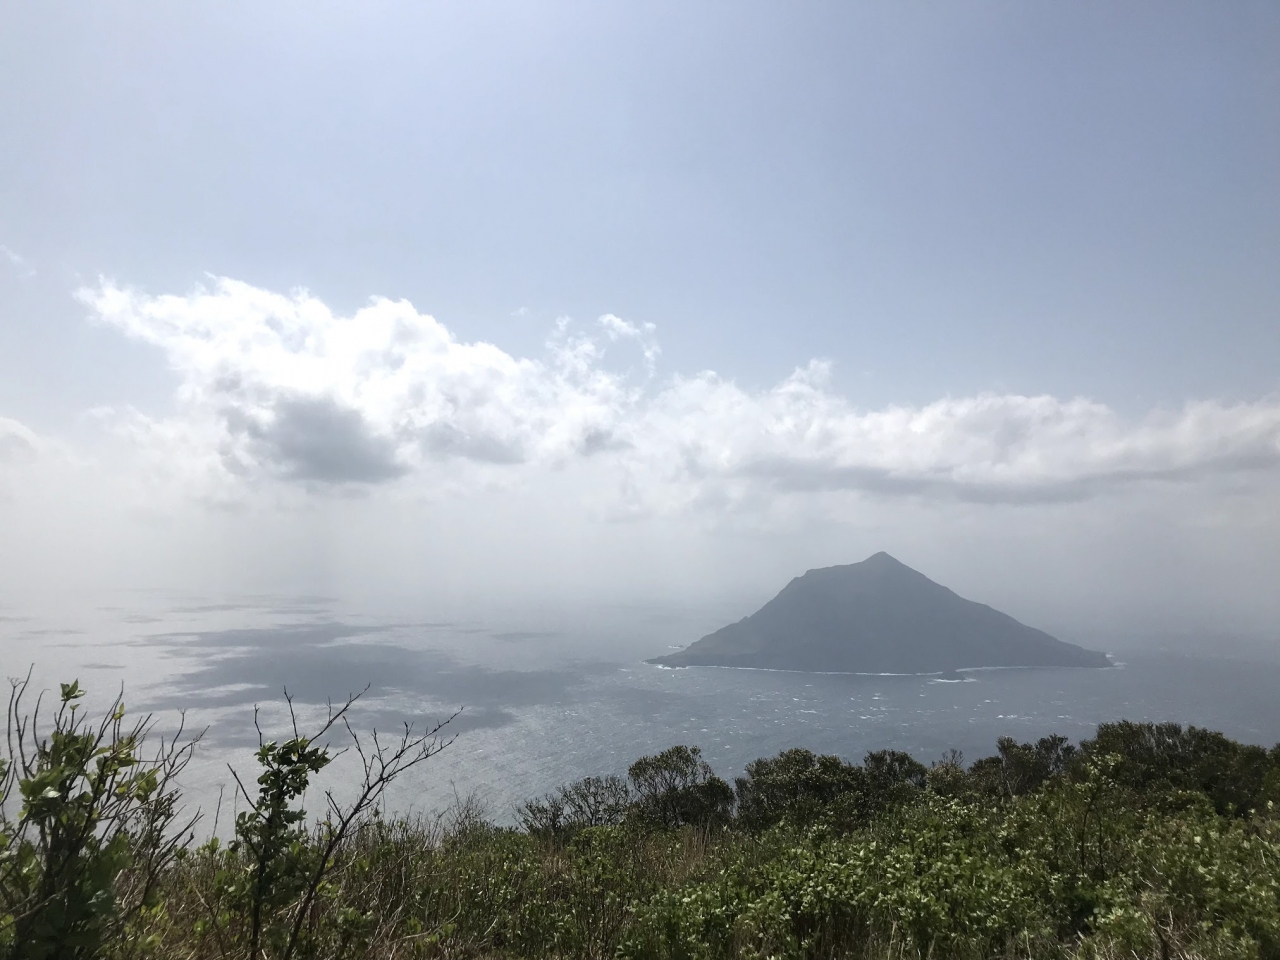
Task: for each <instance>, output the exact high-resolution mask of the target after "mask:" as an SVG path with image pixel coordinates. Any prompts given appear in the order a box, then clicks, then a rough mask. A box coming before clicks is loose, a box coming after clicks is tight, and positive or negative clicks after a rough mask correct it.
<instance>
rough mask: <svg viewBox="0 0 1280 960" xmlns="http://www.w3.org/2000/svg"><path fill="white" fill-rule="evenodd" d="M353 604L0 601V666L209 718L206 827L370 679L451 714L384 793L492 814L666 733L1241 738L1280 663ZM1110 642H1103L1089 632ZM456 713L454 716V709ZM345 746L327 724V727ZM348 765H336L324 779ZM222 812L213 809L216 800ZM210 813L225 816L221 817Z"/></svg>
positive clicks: (175, 714)
mask: <svg viewBox="0 0 1280 960" xmlns="http://www.w3.org/2000/svg"><path fill="white" fill-rule="evenodd" d="M389 609H390V608H386V609H374V610H373V611H372V612H371V609H370V608H369V606H367V605H366V606H365V607H364V608H358V607H356V606H353V605H351V604H344V603H341V602H339V601H337V600H334V599H331V598H324V597H276V596H261V597H237V598H231V599H227V598H216V599H210V598H193V597H182V596H175V595H167V594H131V595H127V596H123V597H119V598H115V600H114V602H111V603H98V604H95V605H94V606H92V607H86V608H85V609H83V610H81V611H78V612H74V613H73V612H69V611H68V609H67V608H66V607H65V606H59V607H58V608H56V609H52V610H50V609H46V610H39V609H34V608H23V607H21V606H19V605H15V604H10V605H8V606H7V607H4V608H3V609H0V661H2V664H3V668H4V673H5V674H6V675H8V676H17V675H23V674H25V673H26V672H27V670H28V669H31V670H32V692H33V693H35V692H36V691H38V690H40V689H54V690H56V688H57V682H58V681H64V680H69V679H73V678H77V679H79V680H80V681H81V684H82V686H84V687H86V688H88V689H89V690H90V693H91V696H92V698H93V702H94V703H95V704H101V703H103V702H104V698H106V697H109V696H111V695H114V694H115V693H116V692H118V691H119V690H120V689H121V688H123V691H124V696H125V699H126V704H127V706H128V708H129V709H130V710H131V711H134V712H137V711H141V712H151V713H154V714H155V716H156V719H157V723H158V727H157V729H158V730H159V731H161V732H168V731H172V730H173V729H175V727H176V724H177V722H178V718H179V717H180V716H181V717H183V718H184V722H185V724H186V729H187V730H188V731H190V732H195V731H204V733H203V737H202V740H201V743H200V745H199V747H198V749H197V753H196V759H195V761H194V762H193V764H192V765H191V767H190V768H189V770H188V772H187V775H186V777H185V779H184V788H185V789H186V792H187V796H188V798H189V799H190V801H191V803H192V805H199V806H200V807H202V808H203V809H205V810H206V811H207V812H208V813H209V816H208V817H207V818H206V821H207V822H211V817H212V811H213V810H215V809H217V807H218V804H219V802H220V801H219V796H220V795H221V797H222V800H221V802H222V804H223V806H224V807H226V808H228V812H229V811H230V809H231V808H233V807H235V806H236V805H242V803H243V801H242V800H238V799H236V798H234V796H232V794H231V793H230V792H228V790H229V787H230V785H231V783H232V780H231V776H230V771H229V767H234V768H235V769H237V770H239V771H241V772H242V779H245V782H246V783H248V782H250V781H251V779H252V777H251V776H250V777H248V778H245V777H243V774H244V773H250V772H251V771H252V768H253V758H252V751H253V748H254V747H255V746H256V745H257V743H258V737H259V733H258V731H257V730H256V729H255V725H254V724H255V709H256V718H257V724H258V727H260V728H261V730H262V736H265V737H278V736H281V735H284V734H286V733H287V732H288V730H289V729H290V723H291V721H290V717H289V712H288V708H287V704H286V702H285V700H284V691H285V690H286V689H287V690H288V692H289V695H290V696H291V697H292V699H293V702H294V712H295V714H296V715H297V718H298V721H299V724H300V729H302V731H303V732H306V730H307V729H310V728H311V727H313V726H314V725H315V724H317V723H318V722H320V721H321V720H322V719H323V717H324V715H325V712H326V709H327V707H326V703H327V702H328V701H333V702H335V703H341V702H343V701H344V700H345V698H346V697H347V696H348V695H349V694H353V693H360V692H361V691H365V690H366V688H367V692H364V693H363V695H362V696H361V698H360V700H359V701H358V702H357V704H356V706H355V707H354V708H353V709H352V712H351V722H352V726H353V728H355V729H357V730H364V731H368V730H371V729H375V728H376V729H378V730H379V731H380V732H381V733H382V734H387V733H395V732H397V731H398V730H400V729H402V727H401V724H402V723H403V722H405V721H408V722H411V723H413V724H414V726H415V729H424V728H425V729H429V728H431V727H432V726H434V725H435V724H436V723H438V722H439V721H441V720H445V719H447V718H449V717H453V719H451V720H449V722H448V723H447V724H446V725H445V726H444V727H443V728H442V730H441V735H442V736H443V737H445V738H446V739H449V740H451V742H450V743H449V745H448V746H447V748H446V749H445V750H443V751H442V752H441V753H440V754H439V755H438V756H436V757H434V758H433V759H432V760H430V761H429V762H428V763H427V764H425V765H423V766H421V767H419V768H418V769H416V770H414V771H413V772H412V773H411V774H409V775H407V776H406V777H405V778H404V779H403V780H402V781H401V782H400V783H398V784H397V785H396V787H395V789H394V790H393V791H392V792H391V793H390V794H389V798H388V802H389V804H390V806H391V807H393V808H395V809H399V810H419V811H431V810H438V809H440V808H442V807H443V806H445V805H447V804H448V803H450V802H452V801H453V800H454V799H455V798H457V797H459V796H473V797H475V798H477V799H478V800H480V801H481V802H482V803H483V804H484V805H485V806H486V807H487V808H488V810H489V812H490V814H491V815H492V816H493V817H495V818H496V819H499V820H509V819H510V818H511V816H512V811H513V808H514V805H515V804H516V803H517V802H518V801H520V800H522V799H525V798H528V797H530V796H533V795H535V794H538V793H541V792H543V791H546V790H549V789H552V788H554V787H556V786H558V785H560V784H562V783H564V782H567V781H569V780H573V779H576V778H579V777H583V776H588V775H601V774H609V773H620V774H621V773H625V772H626V768H627V766H628V764H630V763H631V761H633V760H634V759H636V758H637V757H639V756H642V755H644V754H647V753H653V752H656V751H659V750H662V749H664V748H666V747H669V746H671V745H673V744H677V743H684V744H691V745H696V746H698V747H700V748H701V749H702V751H703V755H704V756H705V757H706V759H707V760H708V761H709V762H710V763H711V764H712V766H713V767H714V768H715V769H716V770H717V771H718V772H719V773H720V774H721V775H722V776H725V777H727V778H732V777H733V776H735V775H737V774H739V773H741V771H742V769H743V767H744V766H745V764H746V763H748V762H749V761H750V760H752V759H754V758H756V757H761V756H768V755H772V754H775V753H777V752H778V751H780V750H783V749H786V748H789V747H794V746H801V747H807V748H809V749H811V750H814V751H816V752H822V753H834V754H838V755H840V756H842V757H845V758H848V759H850V760H855V761H856V760H860V759H861V758H862V756H863V755H864V754H865V753H866V752H867V751H869V750H875V749H881V748H892V749H897V750H905V751H907V752H909V753H911V754H912V755H914V756H915V757H917V758H918V759H920V760H921V761H924V762H926V763H928V762H930V761H932V760H935V759H938V758H940V757H941V756H942V755H943V753H944V752H946V751H948V750H951V749H958V750H960V751H961V752H962V753H963V754H964V755H965V757H966V758H968V759H969V760H973V759H976V758H978V757H981V756H986V755H988V754H990V753H992V752H994V750H995V743H996V739H997V737H1000V736H1011V737H1014V738H1016V739H1018V740H1019V741H1027V740H1034V739H1036V738H1038V737H1041V736H1044V735H1046V734H1049V733H1060V734H1063V735H1065V736H1067V737H1069V738H1071V739H1072V740H1076V741H1078V740H1080V739H1082V738H1084V737H1088V736H1090V735H1091V734H1092V733H1093V731H1094V729H1095V727H1096V725H1097V724H1098V723H1100V722H1104V721H1108V720H1117V719H1121V718H1126V719H1130V720H1151V721H1164V720H1172V721H1177V722H1180V723H1184V724H1195V725H1197V726H1204V727H1209V728H1212V729H1216V730H1221V731H1223V732H1225V733H1227V734H1228V735H1230V736H1232V737H1235V738H1237V739H1240V740H1243V741H1247V742H1252V743H1260V744H1264V745H1271V744H1274V743H1276V742H1277V741H1280V698H1278V697H1277V696H1276V691H1277V690H1280V663H1278V662H1273V661H1269V660H1267V659H1256V658H1255V659H1249V660H1246V659H1233V658H1230V657H1223V656H1215V655H1213V652H1212V651H1211V650H1204V651H1201V652H1199V653H1198V654H1196V655H1187V654H1185V653H1184V654H1179V655H1174V654H1168V653H1159V652H1152V651H1150V650H1148V651H1147V652H1140V651H1139V652H1134V651H1127V652H1124V653H1122V654H1120V655H1117V656H1114V657H1113V659H1114V660H1115V663H1116V665H1115V666H1114V667H1112V668H1110V669H1018V670H973V671H962V672H960V673H957V674H947V675H939V676H868V675H856V674H806V673H793V672H787V671H772V670H740V669H723V668H713V667H708V668H690V669H682V670H671V669H664V668H659V667H654V666H650V665H648V664H646V663H644V660H645V659H646V658H648V657H654V656H659V655H661V654H664V653H667V652H669V651H670V650H671V649H672V648H676V647H678V646H682V645H684V644H686V643H689V642H691V641H692V640H694V639H697V638H698V637H699V636H701V635H703V634H704V633H706V632H708V631H709V630H711V629H714V627H715V626H717V625H719V624H720V623H722V622H724V619H725V614H724V612H723V611H718V610H714V609H707V610H664V609H657V608H655V607H653V606H641V607H613V608H602V607H595V608H592V609H590V610H585V609H584V610H575V609H572V608H561V609H559V610H550V611H548V610H541V611H537V612H528V611H525V612H511V611H508V612H505V613H502V614H500V615H494V614H489V615H479V616H476V615H473V616H470V617H458V616H451V617H441V616H438V615H433V613H434V612H433V611H432V610H418V609H415V608H414V605H413V604H412V603H407V604H406V603H400V604H397V605H395V609H394V612H388V610H389ZM1090 645H1092V646H1097V647H1098V648H1100V649H1107V644H1106V643H1105V641H1103V640H1099V641H1098V642H1096V643H1095V644H1090ZM459 709H461V712H458V711H459ZM335 743H340V739H335ZM328 776H329V777H330V779H336V780H338V781H342V779H343V778H346V779H348V780H349V779H350V777H351V776H352V772H351V768H350V764H349V761H347V766H345V767H344V766H343V764H342V763H339V764H336V765H335V767H334V768H333V770H331V771H330V772H329V774H328ZM220 816H224V817H225V816H226V814H220ZM222 822H223V825H224V827H225V824H226V822H227V820H226V819H224V820H223V821H222Z"/></svg>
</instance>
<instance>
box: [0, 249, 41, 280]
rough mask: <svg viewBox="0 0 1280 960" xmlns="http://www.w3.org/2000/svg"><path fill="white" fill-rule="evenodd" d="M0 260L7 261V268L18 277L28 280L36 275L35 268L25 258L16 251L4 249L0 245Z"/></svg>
mask: <svg viewBox="0 0 1280 960" xmlns="http://www.w3.org/2000/svg"><path fill="white" fill-rule="evenodd" d="M0 259H3V260H6V261H8V263H9V266H10V267H12V268H13V269H14V270H15V271H16V272H17V274H18V276H20V277H23V278H28V277H34V276H35V275H36V268H35V267H33V266H31V264H30V262H28V260H27V258H26V257H23V256H21V255H19V254H18V253H17V252H16V251H14V250H12V249H10V248H9V247H6V246H5V245H4V244H2V243H0Z"/></svg>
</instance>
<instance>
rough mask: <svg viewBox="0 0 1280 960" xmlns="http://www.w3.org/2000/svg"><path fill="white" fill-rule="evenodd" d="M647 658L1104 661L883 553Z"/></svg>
mask: <svg viewBox="0 0 1280 960" xmlns="http://www.w3.org/2000/svg"><path fill="white" fill-rule="evenodd" d="M651 662H653V663H660V664H663V665H665V666H673V667H676V666H740V667H763V668H773V669H782V670H812V671H824V672H853V673H864V672H865V673H934V672H940V671H948V670H956V669H961V668H965V667H1031V666H1045V667H1048V666H1078V667H1105V666H1108V665H1109V661H1108V660H1107V658H1106V656H1105V655H1103V654H1101V653H1097V652H1095V651H1092V650H1086V649H1084V648H1083V647H1078V646H1075V645H1074V644H1070V643H1064V642H1062V641H1061V640H1058V639H1055V638H1054V637H1051V636H1049V634H1047V633H1045V632H1043V631H1041V630H1037V629H1035V628H1034V627H1029V626H1026V625H1025V624H1022V623H1019V622H1018V621H1017V620H1015V619H1013V617H1010V616H1008V615H1007V614H1004V613H1001V612H999V611H998V610H993V609H992V608H991V607H989V606H986V605H985V604H981V603H975V602H973V601H972V600H965V599H964V598H962V597H960V596H957V595H956V594H955V593H954V592H953V591H951V590H949V589H947V588H946V587H944V586H942V585H941V584H938V583H935V582H934V581H932V580H930V579H929V578H928V577H926V576H925V575H924V574H922V573H920V572H918V571H916V570H913V569H912V568H911V567H908V566H907V565H906V564H904V563H902V562H901V561H899V560H897V559H895V558H894V557H892V556H890V555H889V554H888V553H885V552H883V551H881V552H879V553H875V554H873V555H872V556H870V557H868V558H867V559H866V560H863V561H862V562H860V563H850V564H845V565H842V566H835V567H819V568H816V569H813V570H809V571H807V572H806V573H805V574H804V575H803V576H800V577H797V578H795V579H794V580H792V581H791V582H790V583H789V584H787V586H786V587H785V588H784V589H783V590H782V592H781V593H779V594H778V595H777V596H776V597H774V598H773V599H772V600H770V601H769V602H768V603H766V604H765V605H764V606H763V607H761V608H760V609H759V610H757V611H756V612H755V613H753V614H752V615H751V616H749V617H746V618H744V619H742V620H740V621H738V622H737V623H734V624H730V625H729V626H726V627H722V628H721V629H719V630H717V631H716V632H715V633H712V634H708V635H707V636H705V637H703V638H702V639H701V640H699V641H697V642H696V643H693V644H691V645H690V646H689V647H687V648H686V649H685V650H682V651H680V652H679V653H676V654H672V655H670V656H666V657H660V658H658V659H657V660H654V661H651Z"/></svg>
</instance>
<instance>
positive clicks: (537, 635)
mask: <svg viewBox="0 0 1280 960" xmlns="http://www.w3.org/2000/svg"><path fill="white" fill-rule="evenodd" d="M492 636H493V639H495V640H503V641H506V642H507V643H518V642H520V641H522V640H550V639H552V638H554V637H559V636H562V634H560V633H557V632H556V631H554V630H508V631H506V632H505V633H495V634H493V635H492Z"/></svg>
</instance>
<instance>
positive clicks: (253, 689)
mask: <svg viewBox="0 0 1280 960" xmlns="http://www.w3.org/2000/svg"><path fill="white" fill-rule="evenodd" d="M393 629H395V628H394V627H393V626H390V625H375V626H368V625H355V624H347V623H337V622H325V623H306V624H290V625H287V626H281V627H258V628H248V629H228V630H217V631H204V632H196V633H169V634H162V635H159V636H156V637H150V638H148V639H147V640H145V641H143V644H144V645H146V646H151V647H156V648H160V649H163V650H164V651H165V653H166V654H167V655H169V656H171V657H173V658H175V659H184V660H187V661H188V664H187V668H186V669H185V670H184V671H183V672H182V673H181V674H180V675H179V676H177V677H175V678H173V679H171V680H170V681H168V682H167V683H166V684H165V685H164V687H163V689H161V690H157V691H156V692H154V693H153V694H152V695H151V696H150V698H149V700H148V702H147V707H148V709H153V710H173V709H196V710H201V709H216V710H222V709H227V708H235V707H248V706H251V705H253V704H259V703H262V704H265V703H276V702H280V703H282V702H283V699H284V691H285V690H287V691H288V692H289V695H290V696H291V697H293V699H294V701H295V703H298V704H312V705H314V704H324V703H327V702H341V701H343V700H345V699H346V698H347V697H348V696H351V695H354V694H358V693H361V691H363V690H365V689H366V687H367V688H368V692H367V693H366V694H365V695H364V697H363V698H362V700H361V704H360V707H359V711H358V715H359V716H360V718H361V723H362V724H367V721H368V720H370V719H374V720H377V722H378V723H380V724H383V725H387V724H392V723H393V725H395V726H398V725H399V724H400V722H401V721H402V720H403V719H405V718H411V717H414V716H418V717H421V718H424V722H425V718H427V717H430V718H433V719H442V718H443V717H445V716H448V715H449V714H450V713H452V711H453V710H454V709H456V708H457V707H459V706H461V707H464V708H465V709H464V710H463V713H462V715H461V716H460V717H459V718H458V720H457V721H456V722H455V724H453V725H451V726H453V729H455V730H457V731H463V730H476V729H491V728H495V727H500V726H504V725H506V724H509V723H512V722H514V721H515V719H516V715H515V714H514V713H512V712H511V711H512V710H518V709H521V708H529V707H537V706H543V705H548V704H558V703H562V702H564V701H566V700H568V699H572V694H571V691H572V690H574V688H576V687H578V686H580V685H581V684H582V683H584V682H585V681H586V680H587V679H588V678H589V677H590V676H592V675H594V674H598V673H599V672H601V671H603V670H612V669H615V668H614V667H612V666H608V665H603V664H580V665H574V666H573V667H571V668H565V669H532V670H512V669H494V668H489V667H483V666H478V665H475V664H464V663H461V662H459V661H458V660H457V658H456V657H454V656H453V655H452V654H450V653H447V652H445V651H442V650H438V649H432V648H418V649H415V648H411V647H407V646H403V645H400V644H397V643H392V642H387V641H385V640H382V639H378V640H371V639H369V638H370V637H372V636H381V635H385V634H386V633H387V632H389V631H391V630H393ZM406 699H407V701H408V702H407V703H406V702H404V701H405V700H406ZM370 711H372V712H370ZM366 714H367V716H366ZM355 715H356V714H353V716H355ZM220 726H222V725H220ZM218 739H219V742H220V743H234V742H236V741H237V738H236V737H235V735H234V734H221V732H220V735H219V738H218Z"/></svg>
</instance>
